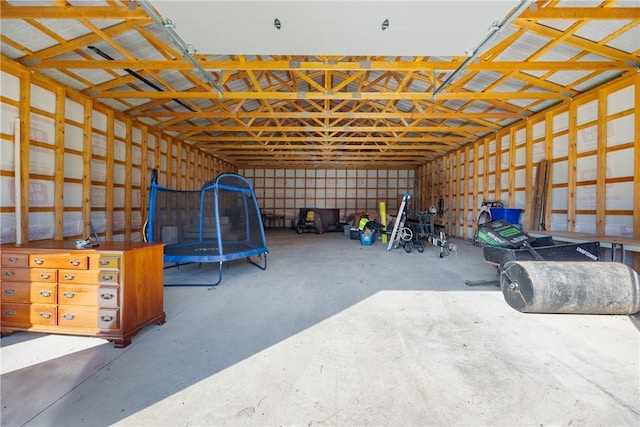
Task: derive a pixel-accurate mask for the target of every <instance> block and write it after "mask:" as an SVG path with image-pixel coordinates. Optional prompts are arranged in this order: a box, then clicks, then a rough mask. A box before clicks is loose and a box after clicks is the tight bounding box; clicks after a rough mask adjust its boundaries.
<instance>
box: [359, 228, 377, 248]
mask: <svg viewBox="0 0 640 427" xmlns="http://www.w3.org/2000/svg"><path fill="white" fill-rule="evenodd" d="M375 241H376V231H375V230H373V231H372V232H371V233H363V232H362V231H361V232H360V244H361V245H362V246H371V245H373V242H375Z"/></svg>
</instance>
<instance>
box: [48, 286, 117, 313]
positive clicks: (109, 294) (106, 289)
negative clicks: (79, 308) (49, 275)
mask: <svg viewBox="0 0 640 427" xmlns="http://www.w3.org/2000/svg"><path fill="white" fill-rule="evenodd" d="M118 296H119V295H118V287H117V286H96V285H76V284H64V283H61V284H60V285H58V304H61V305H87V306H93V307H105V308H118V306H119V301H120V299H119V297H118Z"/></svg>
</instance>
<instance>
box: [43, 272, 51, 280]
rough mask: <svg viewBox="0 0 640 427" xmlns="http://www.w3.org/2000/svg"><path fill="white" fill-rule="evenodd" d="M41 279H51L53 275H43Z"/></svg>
mask: <svg viewBox="0 0 640 427" xmlns="http://www.w3.org/2000/svg"><path fill="white" fill-rule="evenodd" d="M40 278H41V279H51V275H50V274H49V273H42V274H41V275H40Z"/></svg>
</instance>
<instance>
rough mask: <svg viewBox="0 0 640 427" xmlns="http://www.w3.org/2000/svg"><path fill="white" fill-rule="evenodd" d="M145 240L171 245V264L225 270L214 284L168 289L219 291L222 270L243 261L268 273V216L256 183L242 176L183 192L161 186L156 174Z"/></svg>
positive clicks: (168, 254) (168, 260) (227, 175)
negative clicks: (214, 288)
mask: <svg viewBox="0 0 640 427" xmlns="http://www.w3.org/2000/svg"><path fill="white" fill-rule="evenodd" d="M144 235H145V238H146V240H147V241H148V242H165V243H166V246H165V248H164V261H165V263H175V265H174V266H179V265H181V264H186V263H203V262H207V263H216V262H217V263H218V264H219V268H218V280H217V281H216V282H215V283H213V284H211V283H207V284H169V285H167V284H165V286H215V285H217V284H219V283H220V282H221V281H222V264H223V263H224V262H227V261H233V260H238V259H242V258H246V259H247V261H249V262H250V263H251V264H253V265H255V266H257V267H259V268H261V269H262V270H266V268H267V253H268V249H267V243H266V239H265V236H264V226H263V224H262V215H261V214H260V208H259V206H258V202H257V200H256V196H255V192H254V190H253V187H252V185H251V183H250V182H249V181H248V180H247V179H246V178H244V177H243V176H241V175H237V174H232V173H224V174H221V175H219V176H218V177H217V178H216V179H213V180H211V181H208V182H206V183H205V184H204V185H203V186H202V188H201V189H200V190H193V191H179V190H172V189H170V188H166V187H163V186H160V185H158V184H157V173H156V171H155V170H154V172H153V174H152V176H151V187H150V193H149V218H148V219H147V224H146V229H145V232H144ZM252 257H257V258H258V259H261V260H262V261H261V262H256V261H254V260H253V259H252Z"/></svg>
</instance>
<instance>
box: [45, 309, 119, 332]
mask: <svg viewBox="0 0 640 427" xmlns="http://www.w3.org/2000/svg"><path fill="white" fill-rule="evenodd" d="M118 316H119V311H118V309H116V308H96V307H82V306H70V305H59V306H58V325H59V326H66V327H69V328H98V329H105V330H107V329H109V330H110V329H118V328H119V327H120V322H119V317H118Z"/></svg>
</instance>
